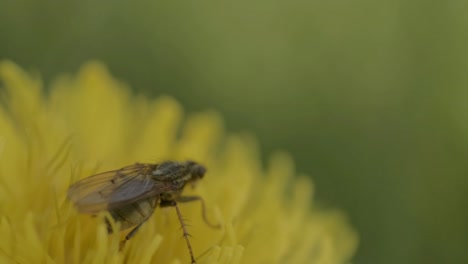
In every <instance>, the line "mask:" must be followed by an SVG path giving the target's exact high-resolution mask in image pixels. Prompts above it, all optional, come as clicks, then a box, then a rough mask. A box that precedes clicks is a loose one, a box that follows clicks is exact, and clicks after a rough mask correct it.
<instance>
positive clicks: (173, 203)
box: [159, 200, 197, 264]
mask: <svg viewBox="0 0 468 264" xmlns="http://www.w3.org/2000/svg"><path fill="white" fill-rule="evenodd" d="M159 206H160V207H169V206H173V207H175V209H176V211H177V217H178V218H179V222H180V227H181V228H182V232H183V236H184V238H185V242H186V243H187V247H188V250H189V253H190V259H191V261H192V264H196V263H197V262H196V261H195V257H194V256H193V250H192V246H191V245H190V241H189V236H190V234H189V233H188V231H187V228H186V225H185V221H184V218H183V217H182V213H181V212H180V209H179V206H178V205H177V202H176V201H171V200H166V201H164V200H161V203H160V204H159Z"/></svg>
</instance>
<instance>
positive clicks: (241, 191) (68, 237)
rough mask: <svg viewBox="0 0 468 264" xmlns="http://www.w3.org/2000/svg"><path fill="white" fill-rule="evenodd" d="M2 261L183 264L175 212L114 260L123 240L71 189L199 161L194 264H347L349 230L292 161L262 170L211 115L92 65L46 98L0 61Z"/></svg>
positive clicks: (246, 142)
mask: <svg viewBox="0 0 468 264" xmlns="http://www.w3.org/2000/svg"><path fill="white" fill-rule="evenodd" d="M0 81H1V82H2V87H0V92H1V94H0V102H1V107H0V234H1V238H0V263H189V261H190V258H189V254H188V250H187V246H186V244H185V241H184V240H183V239H181V236H182V233H181V231H180V230H179V228H180V223H179V221H178V218H177V215H176V213H175V211H174V209H173V208H171V207H169V208H157V209H156V211H155V213H154V215H153V216H152V217H151V218H150V219H149V220H148V221H147V222H146V223H145V224H144V225H143V226H142V228H141V229H140V230H139V232H138V233H137V234H136V235H135V236H134V237H133V238H132V239H131V240H130V241H129V242H128V243H127V245H126V247H125V248H124V249H123V250H122V251H119V241H120V240H121V239H122V236H124V233H125V232H121V233H118V232H117V233H114V234H107V230H106V224H105V221H104V217H106V213H102V214H99V215H98V216H97V217H92V216H89V215H82V214H78V213H77V211H76V210H75V208H74V207H73V205H72V204H71V203H70V202H69V201H68V200H67V198H66V197H67V189H68V187H69V186H70V185H71V184H72V183H74V182H76V181H78V180H79V179H82V178H85V177H87V176H90V175H93V174H96V173H98V172H102V171H107V170H115V169H118V168H121V167H123V166H125V165H130V164H134V163H135V162H149V163H158V162H161V161H165V160H187V159H191V160H196V161H197V162H200V163H201V164H203V165H205V166H206V167H207V168H208V171H207V174H206V175H205V177H204V178H203V179H202V180H201V181H200V182H199V183H198V185H197V186H196V188H185V190H184V193H186V194H195V193H196V194H197V195H200V196H202V197H203V198H204V200H205V201H206V205H207V216H208V218H209V219H210V220H211V222H215V223H216V222H217V223H221V224H222V228H221V229H214V228H211V227H210V226H208V225H207V224H206V223H205V222H204V221H203V218H202V214H201V209H200V208H201V207H200V204H199V203H197V202H194V203H186V204H181V205H180V209H181V211H182V214H183V215H184V218H185V219H186V221H187V222H188V224H189V227H188V230H189V233H190V234H191V236H192V237H191V238H190V241H191V244H192V247H193V251H194V253H195V256H196V258H197V261H198V262H199V263H327V264H328V263H347V262H348V261H349V260H350V258H351V257H352V255H353V254H354V251H355V249H356V245H357V236H356V234H355V232H354V231H353V230H352V229H350V227H349V226H348V225H347V222H346V219H345V218H344V217H343V216H342V215H341V214H340V213H338V212H331V211H327V212H325V211H321V210H319V209H317V208H315V207H314V205H313V204H312V193H313V187H312V183H311V182H310V180H309V178H308V177H306V176H299V177H294V174H295V173H294V168H293V167H294V166H293V162H292V160H291V158H290V157H289V156H288V155H286V154H284V153H279V154H276V155H273V156H272V158H271V159H270V161H269V162H268V166H267V168H266V169H264V168H262V166H261V164H260V161H259V160H260V159H259V157H258V154H257V149H256V144H255V142H254V140H253V139H252V138H251V137H249V136H248V135H240V134H235V135H232V134H230V135H227V136H226V135H225V133H224V131H223V128H222V120H221V118H220V117H219V116H218V115H217V114H216V113H214V112H206V113H201V114H196V115H191V116H189V117H187V118H185V119H184V117H183V113H182V107H181V106H180V105H179V104H178V103H177V102H176V101H174V100H173V99H171V98H170V97H160V98H159V99H157V100H149V99H146V98H143V97H134V96H131V94H130V93H129V90H128V88H127V87H125V85H123V84H122V83H120V82H118V81H116V80H115V79H113V78H112V77H111V76H110V75H109V73H108V72H107V70H106V69H105V67H103V66H102V65H101V64H99V63H96V62H94V63H89V64H87V65H85V66H84V67H83V68H82V69H81V71H80V72H79V74H78V75H77V76H62V77H60V78H57V80H56V81H55V82H54V83H53V85H51V87H50V89H47V95H46V92H45V91H43V90H42V83H41V81H40V79H39V78H38V77H37V76H34V75H31V74H27V73H25V72H24V71H22V70H21V69H20V68H19V67H17V66H16V65H14V64H13V63H11V62H2V63H0Z"/></svg>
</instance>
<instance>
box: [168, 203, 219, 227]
mask: <svg viewBox="0 0 468 264" xmlns="http://www.w3.org/2000/svg"><path fill="white" fill-rule="evenodd" d="M193 201H200V202H201V206H202V217H203V220H204V221H205V223H206V224H207V225H209V226H210V227H212V228H221V224H212V223H211V222H210V221H208V217H206V206H205V200H203V198H202V197H200V196H196V195H194V196H180V197H178V198H177V202H179V203H189V202H193Z"/></svg>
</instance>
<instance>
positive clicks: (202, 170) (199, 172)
mask: <svg viewBox="0 0 468 264" xmlns="http://www.w3.org/2000/svg"><path fill="white" fill-rule="evenodd" d="M195 173H196V174H197V176H198V177H199V178H203V176H204V175H205V173H206V169H205V167H203V166H198V167H197V169H196V171H195Z"/></svg>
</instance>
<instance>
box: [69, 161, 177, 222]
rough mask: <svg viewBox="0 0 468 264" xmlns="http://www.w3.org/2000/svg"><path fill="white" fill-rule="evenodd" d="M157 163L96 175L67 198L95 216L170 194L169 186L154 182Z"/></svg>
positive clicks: (77, 183) (81, 184) (80, 208)
mask: <svg viewBox="0 0 468 264" xmlns="http://www.w3.org/2000/svg"><path fill="white" fill-rule="evenodd" d="M155 168H157V165H155V164H138V163H137V164H134V165H130V166H127V167H124V168H122V169H119V170H113V171H108V172H103V173H100V174H96V175H93V176H90V177H88V178H85V179H83V180H80V181H78V182H76V183H75V184H73V185H72V186H70V188H69V189H68V199H69V200H70V201H72V202H73V203H74V204H75V206H76V208H77V209H78V211H79V212H82V213H96V212H99V211H103V210H109V209H112V208H115V207H119V206H122V205H126V204H130V203H134V202H136V201H139V200H142V199H145V198H148V197H152V196H155V195H158V194H160V193H162V192H166V191H169V190H170V189H171V185H170V184H169V183H167V182H166V183H164V182H157V181H154V180H153V179H152V177H151V173H152V171H153V170H154V169H155Z"/></svg>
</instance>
